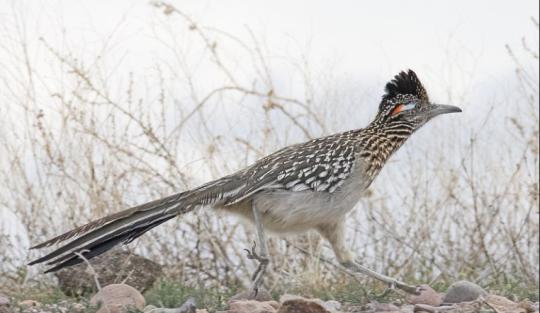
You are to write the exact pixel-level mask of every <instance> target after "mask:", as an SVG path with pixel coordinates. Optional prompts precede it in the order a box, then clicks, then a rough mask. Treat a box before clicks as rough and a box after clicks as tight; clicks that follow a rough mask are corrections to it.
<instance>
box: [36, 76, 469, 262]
mask: <svg viewBox="0 0 540 313" xmlns="http://www.w3.org/2000/svg"><path fill="white" fill-rule="evenodd" d="M385 91H386V93H385V95H384V96H383V99H382V101H381V104H380V105H379V111H378V114H377V116H376V117H375V119H374V121H373V122H372V123H370V124H369V125H368V126H367V127H365V128H363V129H357V130H351V131H347V132H343V133H338V134H334V135H331V136H327V137H322V138H317V139H313V140H310V141H307V142H304V143H299V144H295V145H291V146H288V147H285V148H283V149H281V150H279V151H277V152H275V153H273V154H271V155H269V156H267V157H265V158H263V159H261V160H259V161H258V162H256V163H255V164H253V165H251V166H249V167H248V168H246V169H243V170H241V171H239V172H237V173H234V174H232V175H229V176H226V177H223V178H221V179H218V180H216V181H212V182H209V183H207V184H205V185H202V186H200V187H198V188H195V189H193V190H190V191H185V192H181V193H178V194H175V195H172V196H169V197H166V198H163V199H159V200H156V201H152V202H149V203H146V204H143V205H139V206H137V207H134V208H131V209H128V210H124V211H120V212H118V213H115V214H112V215H109V216H106V217H104V218H101V219H98V220H96V221H93V222H90V223H88V224H86V225H83V226H81V227H78V228H76V229H74V230H71V231H69V232H67V233H65V234H62V235H60V236H58V237H55V238H53V239H51V240H49V241H46V242H44V243H41V244H39V245H36V246H34V247H32V249H37V248H43V247H47V246H50V245H52V244H56V243H59V242H62V241H65V240H67V239H71V238H74V239H73V240H72V241H71V242H69V243H68V244H66V245H64V246H62V247H60V248H58V249H57V250H55V251H53V252H51V253H50V254H47V255H46V256H44V257H42V258H39V259H37V260H35V261H33V262H31V263H30V264H36V263H42V262H47V264H49V265H54V266H53V267H52V268H51V269H49V270H48V271H47V272H51V271H56V270H58V269H61V268H63V267H66V266H71V265H74V264H77V263H80V262H82V260H81V259H80V258H79V257H78V256H77V255H76V254H75V253H79V252H82V253H83V255H84V256H85V258H87V259H91V258H93V257H95V256H97V255H99V254H101V253H104V252H106V251H107V250H109V249H111V248H112V247H113V246H115V245H117V244H120V243H129V242H131V241H133V240H134V239H136V238H138V237H139V236H141V235H142V234H143V233H145V232H146V231H148V230H150V229H152V228H154V227H156V226H158V225H160V224H162V223H164V222H166V221H168V220H169V219H171V218H173V217H175V216H177V215H180V214H184V213H187V212H190V211H192V210H194V209H195V208H198V207H213V208H215V209H220V210H226V211H229V212H232V213H235V214H238V215H241V216H245V217H247V218H249V219H252V220H253V218H254V215H253V211H252V208H253V207H255V206H256V207H257V208H258V210H259V212H260V213H261V216H262V223H263V224H264V227H265V228H267V229H269V230H272V231H275V232H289V231H292V232H298V231H305V230H308V229H316V230H318V231H319V232H320V233H321V235H323V236H324V237H325V238H326V239H328V240H329V242H330V244H331V245H332V247H333V248H334V252H335V253H336V256H337V258H338V260H339V261H340V262H341V263H342V264H344V265H345V266H347V264H349V263H351V262H353V261H352V256H351V253H350V251H349V249H348V248H347V247H346V244H345V242H344V227H345V226H344V225H345V217H346V214H347V213H348V212H349V211H350V210H351V209H352V208H353V207H354V205H355V204H356V203H357V202H358V201H359V199H360V197H361V196H362V194H363V192H364V191H365V189H366V188H367V187H368V186H369V185H370V184H371V183H372V181H373V180H374V179H375V177H376V176H377V175H378V174H379V172H380V171H381V169H382V167H383V166H384V164H385V163H386V162H387V160H388V158H389V157H390V156H391V155H392V154H393V153H394V152H395V151H396V150H397V149H399V147H401V145H402V144H403V143H404V142H405V141H406V139H407V138H409V137H410V135H411V134H412V133H413V132H414V131H416V130H417V129H418V128H420V127H421V126H422V125H424V124H425V123H426V122H427V121H428V120H430V119H431V118H432V117H434V116H436V115H439V114H444V113H452V112H460V111H461V110H460V109H459V108H457V107H452V106H442V105H434V104H432V103H430V102H429V98H428V96H427V92H426V91H425V89H424V87H423V86H422V84H421V83H420V81H419V79H418V77H417V76H416V74H415V73H414V72H413V71H411V70H409V71H408V72H401V73H400V74H399V75H397V76H395V78H394V79H393V80H392V81H391V82H389V83H388V84H387V85H386V89H385Z"/></svg>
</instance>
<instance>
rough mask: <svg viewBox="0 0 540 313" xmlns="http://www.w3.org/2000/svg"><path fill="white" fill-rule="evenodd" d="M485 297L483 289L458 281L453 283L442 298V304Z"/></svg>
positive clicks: (473, 284)
mask: <svg viewBox="0 0 540 313" xmlns="http://www.w3.org/2000/svg"><path fill="white" fill-rule="evenodd" d="M485 295H487V292H486V291H485V290H484V288H482V287H480V286H478V285H477V284H475V283H471V282H470V281H465V280H462V281H458V282H455V283H453V284H452V285H451V286H450V287H449V288H448V290H447V291H446V295H445V296H444V299H443V301H442V302H443V303H461V302H467V301H474V300H476V299H478V297H480V296H485Z"/></svg>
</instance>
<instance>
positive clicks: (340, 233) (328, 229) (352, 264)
mask: <svg viewBox="0 0 540 313" xmlns="http://www.w3.org/2000/svg"><path fill="white" fill-rule="evenodd" d="M317 230H318V231H319V233H320V234H321V235H322V236H323V237H325V238H326V239H327V240H328V242H330V245H331V246H332V249H333V250H334V253H335V254H336V257H337V259H338V261H339V263H340V264H341V265H342V266H344V267H345V268H347V269H349V270H351V271H353V272H356V273H361V274H364V275H367V276H369V277H372V278H375V279H377V280H380V281H382V282H384V283H386V284H388V289H386V291H385V292H384V293H383V294H382V296H386V295H388V294H389V293H390V292H391V291H393V290H394V289H395V288H399V289H401V290H403V291H406V292H408V293H413V294H418V293H419V291H418V288H417V287H416V286H410V285H408V284H406V283H404V282H401V281H399V280H396V279H394V278H392V277H388V276H385V275H382V274H379V273H377V272H374V271H372V270H370V269H368V268H366V267H364V266H362V265H360V264H359V263H358V262H356V261H355V260H354V258H353V257H352V253H351V251H350V250H349V248H348V247H347V245H346V244H345V218H343V219H342V220H341V221H339V222H338V223H333V224H326V225H322V226H319V227H318V228H317Z"/></svg>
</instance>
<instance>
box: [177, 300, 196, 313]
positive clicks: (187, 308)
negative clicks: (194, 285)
mask: <svg viewBox="0 0 540 313" xmlns="http://www.w3.org/2000/svg"><path fill="white" fill-rule="evenodd" d="M196 311H197V305H196V304H195V299H194V298H189V299H187V301H186V303H184V304H182V306H181V307H180V310H179V313H196Z"/></svg>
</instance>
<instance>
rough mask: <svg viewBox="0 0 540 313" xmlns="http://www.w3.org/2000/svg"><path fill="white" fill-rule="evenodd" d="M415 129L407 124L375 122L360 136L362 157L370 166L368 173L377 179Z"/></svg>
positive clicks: (363, 130)
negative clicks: (391, 157)
mask: <svg viewBox="0 0 540 313" xmlns="http://www.w3.org/2000/svg"><path fill="white" fill-rule="evenodd" d="M412 133H413V129H412V128H411V127H410V126H408V125H407V124H399V123H379V122H378V121H377V120H375V121H373V122H372V123H371V124H370V125H368V126H367V127H366V128H364V129H362V131H361V132H360V134H359V152H360V157H361V158H362V159H364V161H366V162H367V164H368V169H367V173H368V175H370V176H371V177H372V178H375V177H376V176H377V175H378V174H379V172H380V171H381V169H382V168H383V166H384V165H385V164H386V162H387V161H388V159H389V158H390V156H392V154H394V152H396V151H397V150H398V149H399V148H400V147H401V146H402V145H403V144H404V143H405V141H406V140H407V139H408V138H409V137H410V135H411V134H412Z"/></svg>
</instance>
